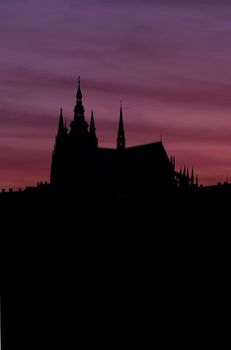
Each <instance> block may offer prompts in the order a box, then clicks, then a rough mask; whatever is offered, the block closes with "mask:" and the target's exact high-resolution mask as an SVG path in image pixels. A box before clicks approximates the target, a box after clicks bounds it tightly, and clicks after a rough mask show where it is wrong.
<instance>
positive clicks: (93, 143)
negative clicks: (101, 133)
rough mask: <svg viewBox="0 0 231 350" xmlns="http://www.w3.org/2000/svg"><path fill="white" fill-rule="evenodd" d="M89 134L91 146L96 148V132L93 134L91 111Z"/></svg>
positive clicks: (93, 123) (93, 126)
mask: <svg viewBox="0 0 231 350" xmlns="http://www.w3.org/2000/svg"><path fill="white" fill-rule="evenodd" d="M89 134H90V139H91V142H92V145H94V146H95V147H97V146H98V139H97V137H96V132H95V122H94V115H93V111H91V122H90V128H89Z"/></svg>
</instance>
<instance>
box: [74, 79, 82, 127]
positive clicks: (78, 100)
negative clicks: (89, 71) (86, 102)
mask: <svg viewBox="0 0 231 350" xmlns="http://www.w3.org/2000/svg"><path fill="white" fill-rule="evenodd" d="M74 119H75V120H81V121H84V107H83V101H82V92H81V87H80V76H78V89H77V93H76V105H75V108H74Z"/></svg>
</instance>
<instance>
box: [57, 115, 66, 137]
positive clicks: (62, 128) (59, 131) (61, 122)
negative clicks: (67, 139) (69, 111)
mask: <svg viewBox="0 0 231 350" xmlns="http://www.w3.org/2000/svg"><path fill="white" fill-rule="evenodd" d="M64 128H65V127H64V122H63V109H62V108H60V116H59V126H58V135H62V134H63V131H64Z"/></svg>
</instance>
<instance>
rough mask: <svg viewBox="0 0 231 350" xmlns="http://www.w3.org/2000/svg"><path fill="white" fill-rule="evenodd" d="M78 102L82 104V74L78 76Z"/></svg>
mask: <svg viewBox="0 0 231 350" xmlns="http://www.w3.org/2000/svg"><path fill="white" fill-rule="evenodd" d="M76 103H77V104H78V103H80V104H82V92H81V87H80V76H78V90H77V93H76Z"/></svg>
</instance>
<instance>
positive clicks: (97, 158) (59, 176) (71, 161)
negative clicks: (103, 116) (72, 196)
mask: <svg viewBox="0 0 231 350" xmlns="http://www.w3.org/2000/svg"><path fill="white" fill-rule="evenodd" d="M176 175H177V173H176V172H175V159H174V158H171V159H169V157H168V155H167V153H166V151H165V148H164V146H163V143H162V141H159V142H154V143H150V144H144V145H139V146H135V147H126V135H125V128H124V122H123V110H122V105H120V113H119V125H118V131H117V147H116V148H115V149H109V148H102V147H100V146H99V144H98V138H97V133H96V127H95V120H94V114H93V112H91V119H90V125H89V124H88V123H87V121H86V118H85V109H84V106H83V100H82V92H81V87H80V78H78V89H77V94H76V105H75V107H74V118H73V120H72V122H71V123H70V129H69V130H68V128H67V126H66V122H64V117H63V111H62V109H61V111H60V117H59V123H58V132H57V136H56V139H55V146H54V150H53V154H52V164H51V179H50V181H51V185H52V186H53V187H54V188H57V189H71V190H78V191H97V190H100V191H102V190H105V191H108V190H110V191H122V192H123V191H128V192H133V191H144V192H146V191H147V192H152V191H156V190H166V189H172V188H174V187H176V186H177V185H178V184H177V180H176ZM180 176H181V177H183V174H181V175H180ZM186 176H187V175H186V174H185V177H186ZM178 182H179V181H178Z"/></svg>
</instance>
